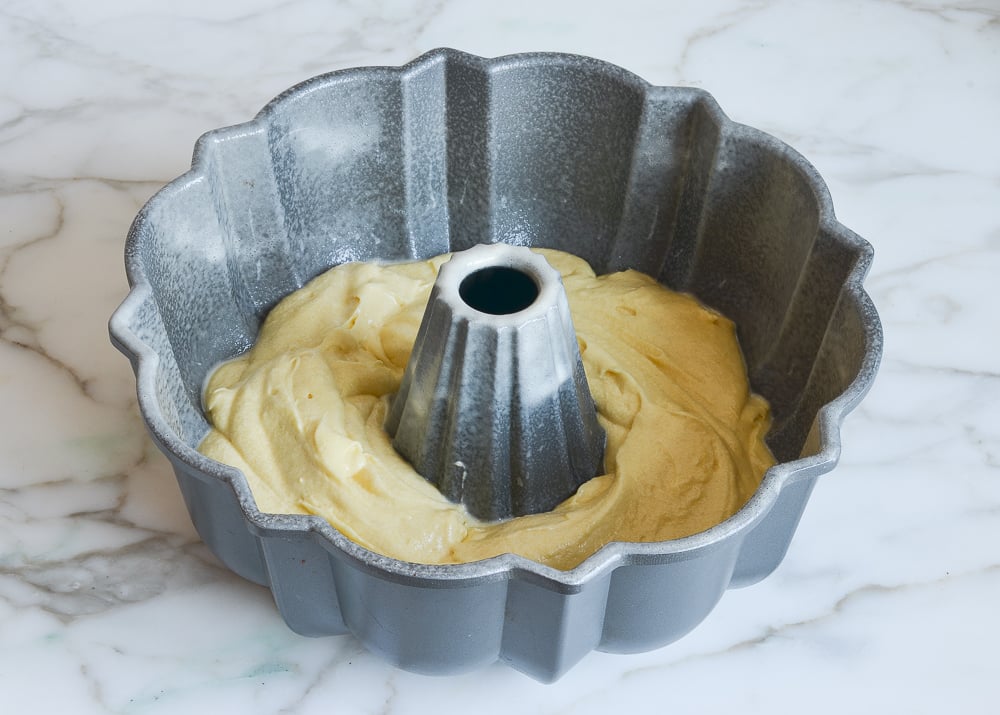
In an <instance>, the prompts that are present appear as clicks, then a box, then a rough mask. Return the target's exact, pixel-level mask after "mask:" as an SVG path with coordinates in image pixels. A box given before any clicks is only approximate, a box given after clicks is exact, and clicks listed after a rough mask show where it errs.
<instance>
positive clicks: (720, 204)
mask: <svg viewBox="0 0 1000 715" xmlns="http://www.w3.org/2000/svg"><path fill="white" fill-rule="evenodd" d="M497 242H505V243H509V244H515V245H520V246H543V247H549V248H557V249H562V250H565V251H570V252H572V253H575V254H577V255H579V256H581V257H583V258H585V259H587V260H588V261H589V262H590V263H591V264H592V265H593V266H594V268H595V269H596V270H597V272H598V273H604V272H610V271H617V270H620V269H624V268H635V269H638V270H640V271H643V272H645V273H648V274H650V275H653V276H654V277H657V278H658V280H660V281H661V282H662V283H664V284H665V285H667V286H669V287H671V288H674V289H677V290H681V291H688V292H691V293H693V294H694V295H696V296H697V297H698V298H699V299H700V300H701V301H703V302H704V303H706V304H708V305H709V306H711V307H713V308H715V309H717V310H718V311H720V312H722V313H723V314H724V315H726V316H728V317H729V318H731V319H732V320H733V321H734V322H735V323H736V326H737V330H738V335H739V338H740V340H741V343H742V348H743V351H744V354H745V358H746V364H747V368H748V372H749V376H750V381H751V384H752V387H753V389H754V390H756V391H757V392H759V393H761V394H763V395H764V396H765V397H766V398H768V400H770V402H771V406H772V411H773V418H774V422H773V428H772V429H771V431H770V433H769V436H768V444H769V446H770V447H771V449H772V451H773V452H774V455H775V456H776V458H777V460H778V464H777V465H776V466H774V467H773V468H771V469H770V470H769V471H768V472H767V474H766V475H765V477H764V480H763V483H762V484H761V486H760V488H759V489H758V490H757V492H756V494H755V495H754V496H753V497H752V498H751V499H750V501H749V502H748V503H747V504H746V505H745V506H744V507H743V508H742V509H741V510H740V511H739V512H737V513H736V514H735V515H734V516H732V517H731V518H729V519H727V520H726V521H725V522H723V523H721V524H719V525H717V526H714V527H712V528H710V529H708V530H707V531H704V532H701V533H698V534H695V535H692V536H689V537H685V538H681V539H676V540H671V541H665V542H659V543H641V544H635V543H612V544H609V545H607V546H605V547H604V548H602V549H601V550H600V551H598V552H597V553H596V554H594V555H593V556H591V557H590V558H589V559H587V560H586V561H584V562H583V563H582V564H581V565H580V566H578V567H577V568H574V569H572V570H570V571H559V570H556V569H553V568H550V567H546V566H542V565H540V564H538V563H535V562H532V561H530V560H527V559H525V558H523V557H519V556H515V555H510V554H507V555H503V556H498V557H495V558H491V559H488V560H485V561H480V562H475V563H467V564H459V565H449V566H429V565H422V564H414V563H406V562H402V561H398V560H395V559H392V558H387V557H384V556H380V555H379V554H376V553H372V552H371V551H368V550H367V549H365V548H362V547H360V546H358V545H356V544H354V543H353V542H351V541H349V540H348V539H346V538H345V537H344V536H343V535H342V534H340V533H339V532H337V531H336V530H335V529H333V528H332V527H331V526H330V525H329V523H327V522H326V521H325V520H323V519H320V518H318V517H311V516H302V515H281V514H267V513H262V512H261V511H260V510H259V509H258V508H257V506H256V504H255V502H254V498H253V496H252V495H251V493H250V490H249V488H248V486H247V482H246V480H245V479H244V477H243V475H242V474H241V473H240V472H239V471H238V470H236V469H233V468H231V467H228V466H225V465H223V464H219V463H216V462H214V461H211V460H209V459H207V458H206V457H204V456H202V455H201V454H200V453H199V452H198V451H197V449H196V448H197V445H198V444H199V442H200V441H201V439H202V438H203V437H204V436H205V434H206V432H207V431H208V429H209V425H208V423H207V422H206V418H205V414H204V412H203V409H202V404H201V390H202V386H203V383H204V382H205V379H206V376H207V375H208V373H209V371H210V370H211V369H212V367H213V366H214V365H216V364H217V363H218V362H220V361H222V360H225V359H228V358H231V357H233V356H235V355H237V354H239V353H241V352H243V351H244V350H246V349H247V348H249V347H250V345H251V344H252V343H253V342H254V339H255V336H256V334H257V330H258V326H259V325H260V323H261V321H262V319H263V318H264V316H265V315H266V314H267V312H268V310H269V309H270V308H271V307H272V306H273V305H274V304H275V303H276V302H277V301H278V300H279V299H280V298H282V297H283V296H285V295H286V294H288V293H290V292H291V291H293V290H295V289H297V288H299V287H300V286H302V285H303V284H304V283H305V282H307V281H308V280H309V279H311V278H312V277H314V276H316V275H317V274H319V273H320V272H322V271H324V270H326V269H327V268H329V267H331V266H333V265H336V264H340V263H343V262H347V261H400V260H406V259H417V258H427V257H430V256H433V255H436V254H440V253H443V252H446V251H457V250H462V249H466V248H469V247H472V246H474V245H477V244H481V243H486V244H490V243H497ZM871 258H872V250H871V247H870V246H869V245H868V244H867V243H866V242H865V241H864V240H862V239H861V238H859V237H858V236H857V235H855V234H854V233H852V232H851V231H850V230H848V229H847V228H845V227H844V226H842V225H841V224H840V223H838V222H837V219H836V218H835V217H834V212H833V207H832V204H831V200H830V197H829V194H828V192H827V189H826V187H825V185H824V183H823V181H822V179H820V177H819V176H818V174H817V173H816V171H815V170H814V169H813V167H812V166H811V165H810V164H809V163H808V162H806V161H805V159H803V158H802V157H801V156H800V155H799V154H797V153H796V152H794V151H793V150H791V149H790V148H789V147H787V146H786V145H785V144H783V143H781V142H780V141H778V140H776V139H775V138H773V137H771V136H768V135H767V134H764V133H762V132H760V131H758V130H755V129H752V128H750V127H746V126H742V125H740V124H736V123H734V122H732V121H730V120H729V119H728V118H727V117H726V116H725V115H724V114H723V113H722V111H721V110H720V109H719V107H718V106H717V104H716V103H715V101H714V100H713V99H712V97H711V96H710V95H709V94H707V93H706V92H704V91H702V90H698V89H692V88H678V87H654V86H650V85H649V84H647V83H646V82H644V81H643V80H641V79H639V78H638V77H636V76H634V75H632V74H630V73H629V72H626V71H625V70H623V69H621V68H618V67H615V66H613V65H609V64H606V63H603V62H599V61H596V60H593V59H588V58H584V57H577V56H568V55H561V54H526V55H517V56H509V57H500V58H496V59H484V58H480V57H474V56H471V55H467V54H462V53H459V52H455V51H452V50H436V51H433V52H430V53H428V54H426V55H424V56H422V57H420V58H419V59H417V60H415V61H414V62H412V63H410V64H408V65H405V66H403V67H391V68H387V67H372V68H362V69H354V70H347V71H342V72H334V73H332V74H326V75H322V76H320V77H316V78H314V79H311V80H309V81H307V82H304V83H303V84H300V85H298V86H296V87H294V88H292V89H290V90H289V91H287V92H285V93H284V94H282V95H281V96H279V97H278V98H276V99H275V100H274V101H272V102H271V103H270V104H269V105H267V106H266V107H265V108H264V109H263V110H262V111H261V113H260V114H259V115H258V116H257V117H256V118H255V119H253V120H252V121H250V122H248V123H246V124H241V125H238V126H234V127H228V128H224V129H219V130H216V131H212V132H209V133H208V134H206V135H205V136H203V137H202V138H201V139H200V140H199V141H198V144H197V146H196V148H195V154H194V161H193V165H192V168H191V170H190V171H189V172H187V173H186V174H184V175H183V176H181V177H179V178H178V179H176V180H175V181H173V182H171V183H170V184H169V185H168V186H166V187H165V188H164V189H163V190H161V191H160V192H159V193H158V194H157V195H156V196H154V197H153V198H152V199H151V200H150V201H149V203H148V204H147V205H146V206H145V207H144V208H143V209H142V211H141V212H140V213H139V215H138V216H137V218H136V219H135V222H134V224H133V226H132V228H131V231H130V233H129V235H128V239H127V242H126V248H125V262H126V268H127V273H128V278H129V282H130V284H131V286H132V289H131V292H130V293H129V295H128V297H127V298H126V299H125V301H124V303H123V304H122V305H121V307H119V308H118V310H117V311H116V312H115V314H114V315H113V316H112V318H111V323H110V331H111V336H112V340H113V342H114V343H115V345H116V346H117V347H118V348H119V349H120V350H121V351H122V352H123V353H125V355H127V356H128V357H129V359H130V360H131V362H132V366H133V368H134V370H135V373H136V382H137V390H138V398H139V406H140V409H141V411H142V414H143V416H144V418H145V420H146V423H147V425H148V427H149V430H150V432H151V434H152V436H153V439H154V440H155V441H156V443H157V445H158V446H159V448H160V449H161V450H162V451H163V452H164V454H166V455H167V457H168V458H169V459H170V461H171V462H172V464H173V467H174V469H175V471H176V474H177V480H178V482H179V484H180V488H181V491H182V493H183V495H184V499H185V502H186V503H187V507H188V509H189V510H190V512H191V518H192V520H193V522H194V524H195V526H196V528H197V529H198V532H199V534H200V535H201V537H202V538H203V539H204V540H205V542H206V543H207V544H208V545H209V547H210V548H211V549H212V550H213V551H214V552H215V554H216V555H217V556H218V557H219V559H221V560H222V561H223V562H224V563H225V564H226V565H227V566H228V567H229V568H231V569H232V570H233V571H235V572H236V573H238V574H240V575H241V576H243V577H244V578H246V579H248V580H250V581H253V582H255V583H258V584H262V585H265V586H268V587H269V588H270V589H271V591H272V592H273V594H274V599H275V602H276V603H277V606H278V609H279V610H280V612H281V614H282V616H283V617H284V619H285V620H286V621H287V623H288V625H289V626H290V627H291V628H292V629H293V630H295V631H297V632H299V633H302V634H307V635H312V636H321V635H332V634H340V633H353V634H354V635H355V637H357V638H358V639H359V640H360V641H362V642H363V643H364V644H365V645H366V646H367V647H368V648H369V649H371V650H372V651H374V652H375V653H378V654H379V655H381V656H382V657H384V658H385V659H386V660H388V661H390V662H391V663H393V664H395V665H397V666H399V667H401V668H405V669H407V670H413V671H418V672H423V673H434V674H446V673H456V672H461V671H467V670H471V669H475V668H478V667H481V666H484V665H487V664H489V663H493V662H495V661H497V660H500V661H502V662H504V663H507V664H509V665H510V666H512V667H514V668H516V669H518V670H521V671H523V672H525V673H527V674H528V675H530V676H532V677H534V678H536V679H539V680H542V681H553V680H555V679H557V678H559V677H560V676H561V675H562V674H563V673H565V672H566V671H567V669H569V668H570V667H571V666H572V665H573V664H574V663H576V662H577V661H578V660H580V658H582V657H583V656H584V655H585V654H586V653H588V652H589V651H590V650H591V649H599V650H603V651H609V652H619V653H627V652H639V651H645V650H649V649H652V648H657V647H660V646H662V645H664V644H667V643H670V642H671V641H673V640H675V639H677V638H679V637H681V636H682V635H683V634H685V633H686V632H688V631H689V630H691V629H692V628H694V627H695V626H696V625H697V624H698V623H699V622H700V621H701V620H702V619H703V618H704V617H705V616H706V615H707V614H708V613H709V611H710V610H711V609H712V608H713V607H714V605H715V604H716V602H717V601H718V600H719V598H720V597H721V595H722V593H723V592H724V591H725V589H726V588H728V587H730V586H745V585H748V584H751V583H754V582H756V581H758V580H760V579H762V578H764V577H765V576H767V575H768V574H769V573H771V571H773V570H774V569H775V567H776V566H777V565H778V564H779V562H780V561H781V559H782V558H783V556H784V554H785V552H786V549H787V547H788V544H789V541H790V540H791V538H792V534H793V532H794V530H795V528H796V525H797V523H798V521H799V517H800V516H801V514H802V511H803V509H804V507H805V504H806V500H807V498H808V497H809V494H810V492H811V490H812V488H813V485H814V483H815V481H816V478H817V477H818V476H819V475H821V474H823V473H825V472H828V471H830V470H831V469H832V468H833V467H834V465H835V464H836V462H837V459H838V457H839V453H840V434H839V427H840V424H841V422H842V420H843V418H844V416H845V414H846V413H847V412H848V411H850V410H851V409H852V408H853V407H854V406H855V405H856V404H857V403H858V402H859V401H860V400H861V398H862V397H863V396H864V394H865V392H866V391H867V390H868V388H869V386H870V384H871V382H872V380H873V378H874V376H875V372H876V368H877V365H878V361H879V358H880V355H881V327H880V323H879V320H878V316H877V314H876V312H875V309H874V307H873V305H872V303H871V301H870V300H869V298H868V296H867V294H866V293H865V292H864V289H863V287H862V281H863V279H864V276H865V274H866V272H867V270H868V267H869V264H870V261H871Z"/></svg>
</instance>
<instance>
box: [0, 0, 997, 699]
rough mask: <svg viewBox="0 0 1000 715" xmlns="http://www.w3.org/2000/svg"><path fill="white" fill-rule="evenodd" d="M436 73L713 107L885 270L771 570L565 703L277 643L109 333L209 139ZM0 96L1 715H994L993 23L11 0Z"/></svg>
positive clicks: (408, 5)
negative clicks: (570, 73)
mask: <svg viewBox="0 0 1000 715" xmlns="http://www.w3.org/2000/svg"><path fill="white" fill-rule="evenodd" d="M438 46H451V47H456V48H458V49H463V50H466V51H469V52H473V53H476V54H482V55H498V54H506V53H509V52H516V51H526V50H558V51H568V52H575V53H579V54H586V55H592V56H595V57H599V58H602V59H606V60H609V61H611V62H614V63H616V64H619V65H622V66H624V67H627V68H629V69H631V70H633V71H634V72H636V73H638V74H639V75H641V76H643V77H645V78H646V79H648V80H650V81H651V82H654V83H656V84H681V85H690V86H697V87H702V88H704V89H707V90H709V91H710V92H712V93H713V94H714V95H715V97H716V98H717V99H718V100H719V103H720V104H721V105H722V107H723V108H724V109H725V110H726V112H727V113H728V114H729V115H730V116H731V117H732V118H734V119H736V120H737V121H740V122H744V123H746V124H750V125H752V126H756V127H759V128H761V129H763V130H765V131H768V132H770V133H772V134H775V135H776V136H778V137H780V138H781V139H783V140H785V141H787V142H788V143H790V144H791V145H792V146H794V147H795V148H796V149H798V150H799V151H800V152H802V153H803V154H804V155H805V156H806V157H807V158H808V159H809V160H810V161H812V162H813V163H814V164H815V165H816V167H817V168H818V169H819V171H820V173H821V174H822V175H823V176H824V177H825V178H826V180H827V181H828V183H829V186H830V190H831V192H832V195H833V199H834V203H835V205H836V206H837V209H838V215H839V216H840V218H841V220H842V221H843V222H844V223H845V224H846V225H848V226H849V227H851V228H852V229H854V230H855V231H857V232H858V233H859V234H861V235H862V236H864V237H866V238H867V239H868V240H869V241H871V243H872V244H873V245H874V246H875V254H876V260H875V265H874V268H873V270H872V272H871V275H870V278H869V280H868V282H867V285H868V288H869V291H870V293H871V294H872V296H873V298H874V300H875V302H876V305H877V306H878V308H879V310H880V313H881V316H882V320H883V323H884V327H885V334H886V350H885V357H884V361H883V366H882V369H881V372H880V375H879V378H878V380H877V381H876V384H875V387H874V389H873V391H872V392H871V394H870V395H869V396H868V398H867V400H866V401H865V402H864V403H863V404H862V406H861V407H860V408H859V409H858V410H857V411H856V412H855V413H853V414H852V415H851V416H850V417H849V418H848V420H847V423H846V425H845V427H844V430H843V438H844V445H845V448H844V454H843V459H842V462H841V464H840V466H839V467H838V468H837V469H836V470H835V471H834V472H833V473H832V474H829V475H827V476H825V477H824V478H823V479H822V480H821V482H820V484H819V486H818V487H817V489H816V490H815V492H814V494H813V497H812V501H811V502H810V505H809V507H808V508H807V510H806V513H805V516H804V518H803V520H802V523H801V526H800V527H799V531H798V534H797V535H796V538H795V540H794V541H793V543H792V547H791V549H790V551H789V553H788V556H787V558H786V559H785V561H784V563H783V564H782V565H781V566H780V567H779V569H778V570H777V571H776V572H775V573H774V574H773V575H772V576H771V577H770V578H768V579H767V580H765V581H764V582H762V583H760V584H758V585H756V586H753V587H751V588H747V589H742V590H735V591H730V592H728V593H727V594H726V595H725V596H724V597H723V599H722V602H721V603H720V604H719V606H718V607H717V608H716V610H715V611H714V612H713V613H712V614H711V615H710V616H709V617H708V619H707V620H706V621H705V622H704V623H703V624H702V625H701V626H700V627H699V628H698V629H696V630H695V631H694V632H693V633H691V634H690V635H689V636H687V637H685V638H684V639H682V640H681V641H679V642H677V643H675V644H673V645H670V646H668V647H665V648H662V649H660V650H657V651H654V652H650V653H645V654H641V655H631V656H622V655H606V654H601V653H594V654H591V655H590V656H588V657H587V658H585V659H584V660H583V661H582V662H581V663H579V664H578V665H577V666H576V667H575V668H574V669H573V670H572V671H570V673H569V674H567V675H566V676H565V677H564V678H563V679H562V680H560V681H559V682H558V683H556V684H554V685H541V684H538V683H535V682H534V681H531V680H529V679H528V678H527V677H525V676H523V675H521V674H519V673H516V672H514V671H512V670H509V669H507V668H505V667H502V666H499V665H497V666H493V667H490V668H487V669H485V670H482V671H479V672H476V673H472V674H469V675H464V676H459V677H449V678H429V677H424V676H419V675H413V674H410V673H405V672H402V671H398V670H395V669H393V668H392V667H390V666H388V665H385V664H384V663H383V662H381V661H380V660H378V659H377V658H375V657H374V656H372V655H370V654H368V653H366V652H364V651H363V650H362V649H361V647H360V646H359V645H358V643H357V642H356V641H355V640H354V639H353V638H351V637H336V638H326V639H309V638H304V637H300V636H297V635H295V634H293V633H292V632H291V631H289V630H288V628H287V627H286V626H285V625H284V623H283V622H282V620H281V618H280V616H279V615H278V613H277V611H276V610H275V608H274V606H273V603H272V601H271V598H270V595H269V593H268V591H266V590H265V589H263V588H261V587H258V586H255V585H252V584H249V583H247V582H244V581H242V580H241V579H239V578H238V577H236V576H234V575H232V574H231V573H229V572H228V571H227V570H226V569H224V568H223V567H222V566H221V565H220V564H219V563H218V562H217V561H216V560H215V558H214V557H213V556H212V555H211V554H210V553H209V552H208V551H207V549H206V548H205V547H204V546H203V545H202V544H201V543H200V541H199V540H198V538H197V535H196V534H195V532H194V530H193V528H192V526H191V524H190V521H189V519H188V516H187V512H186V511H185V508H184V505H183V503H182V500H181V496H180V493H179V492H178V490H177V487H176V484H175V481H174V478H173V475H172V472H171V470H170V467H169V465H168V464H167V462H166V460H165V459H164V458H163V457H162V456H160V454H159V453H158V452H157V451H156V450H155V448H154V447H153V446H152V444H151V442H150V441H149V439H148V438H147V436H146V432H145V429H144V427H143V425H142V423H141V420H140V418H139V415H138V412H137V408H136V404H135V397H134V393H135V382H134V380H133V377H132V373H131V371H130V369H129V365H128V363H127V361H126V360H125V359H124V358H123V357H122V356H121V355H120V354H118V353H117V352H116V351H115V350H114V349H113V348H112V347H111V345H110V343H109V341H108V336H107V327H106V325H107V319H108V317H109V315H110V314H111V312H112V310H113V309H114V308H115V306H116V305H117V304H118V303H119V302H120V301H121V300H122V298H123V297H124V295H125V293H126V290H127V285H126V281H125V276H124V270H123V262H122V249H123V242H124V237H125V233H126V231H127V229H128V226H129V222H130V221H131V219H132V217H133V216H134V215H135V213H136V212H137V211H138V209H139V208H140V206H141V205H142V204H143V203H144V202H145V200H146V199H147V198H149V196H150V195H151V194H152V193H153V192H154V191H155V190H156V189H157V188H159V187H160V186H161V185H162V184H164V183H165V182H167V181H169V180H170V179H171V178H173V177H175V176H177V175H178V174H180V173H182V172H183V171H184V170H185V169H186V168H187V165H188V163H189V160H190V156H191V150H192V147H193V145H194V141H195V139H196V138H197V137H198V135H200V134H201V133H203V132H204V131H207V130H209V129H212V128H214V127H218V126H223V125H227V124H233V123H237V122H240V121H243V120H245V119H248V118H250V117H251V116H253V115H254V114H255V113H256V111H257V110H258V109H259V108H260V107H261V106H262V105H263V104H264V103H265V102H266V101H267V100H269V99H270V98H271V97H272V96H274V95H275V94H277V93H278V92H280V91H281V90H283V89H285V88H286V87H289V86H291V85H292V84H294V83H296V82H298V81H300V80H303V79H306V78H308V77H310V76H313V75H315V74H319V73H321V72H324V71H327V70H332V69H338V68H343V67H349V66H356V65H368V64H400V63H403V62H406V61H408V60H409V59H412V58H413V57H415V56H417V55H418V54H420V53H422V52H423V51H425V50H428V49H431V48H434V47H438ZM0 69H2V72H0V404H2V405H3V408H2V412H0V710H2V711H3V712H9V713H21V712H73V713H174V712H207V711H209V710H210V709H212V710H214V711H216V712H240V713H244V714H249V713H271V712H285V713H318V712H330V711H336V712H362V713H367V712H373V713H374V712H380V713H411V712H412V713H416V712H427V711H429V710H430V709H431V708H433V709H434V711H435V712H439V713H449V712H470V711H474V712H477V713H483V714H484V715H485V714H486V713H509V712H510V711H511V710H512V709H515V710H516V711H517V712H524V713H534V712H545V713H548V712H573V713H581V712H582V713H586V712H595V713H596V712H607V711H609V710H611V709H612V708H614V709H615V710H621V711H626V712H629V711H636V712H662V711H667V710H672V711H675V712H689V711H690V712H720V711H723V709H724V708H730V709H737V708H739V709H743V710H748V711H750V712H758V711H760V712H771V713H775V712H798V711H801V710H802V709H804V708H808V710H809V711H810V712H811V713H817V714H818V713H840V712H843V711H845V710H847V711H850V712H882V711H886V712H908V713H917V712H927V713H937V712H961V713H987V712H995V711H996V708H997V701H998V700H1000V685H998V682H1000V681H998V679H997V677H996V676H997V668H998V666H997V655H996V653H997V643H998V642H1000V615H998V609H997V603H998V602H1000V412H998V407H997V405H998V404H1000V362H998V358H997V354H998V352H1000V318H998V317H997V311H996V307H995V301H994V300H991V299H990V296H995V295H996V294H997V280H998V277H1000V132H998V130H997V128H998V127H1000V6H998V5H997V4H996V3H991V2H978V3H973V2H964V1H963V0H956V1H955V2H950V3H944V2H930V1H929V0H928V1H924V0H905V1H904V0H900V1H898V2H893V1H888V0H885V1H878V2H876V1H871V2H863V1H861V0H857V1H855V2H844V3H819V2H792V1H791V0H760V1H757V2H746V3H743V2H738V1H737V0H712V1H710V2H702V3H697V4H696V3H685V4H683V5H682V4H680V3H666V2H632V1H630V0H622V1H620V2H616V3H614V4H613V5H612V4H605V3H582V2H566V1H564V2H557V3H539V2H532V3H527V2H520V1H519V0H508V2H503V3H491V4H489V6H488V7H487V6H486V5H485V4H479V3H473V2H458V1H454V0H453V1H444V2H406V1H405V0H398V1H396V2H380V3H370V4H366V3H361V2H348V1H346V0H345V1H343V2H335V3H320V2H297V1H295V0H288V1H285V2H273V1H268V0H256V1H251V2H240V3H237V2H216V3H212V2H192V1H190V0H178V1H177V2H173V3H164V2H149V1H146V0H143V1H139V2H129V3H118V2H112V1H111V0H100V1H93V2H88V3H72V2H69V0H62V1H59V0H44V1H42V2H28V1H26V0H25V1H21V0H12V1H10V2H5V3H4V5H3V8H2V9H0ZM473 709H474V710H473Z"/></svg>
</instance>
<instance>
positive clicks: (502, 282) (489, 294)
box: [458, 266, 538, 315]
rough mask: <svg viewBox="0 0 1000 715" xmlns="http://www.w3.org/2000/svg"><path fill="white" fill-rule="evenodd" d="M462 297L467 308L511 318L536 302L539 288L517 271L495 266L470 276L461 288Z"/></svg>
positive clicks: (465, 279)
mask: <svg viewBox="0 0 1000 715" xmlns="http://www.w3.org/2000/svg"><path fill="white" fill-rule="evenodd" d="M458 294H459V295H460V296H462V300H464V301H465V303H466V305H468V306H469V307H470V308H474V309H475V310H478V311H479V312H480V313H489V314H490V315H510V314H511V313H519V312H520V311H522V310H524V309H525V308H527V307H528V306H529V305H531V304H532V303H534V302H535V298H537V297H538V284H537V283H535V279H534V278H532V277H531V276H529V275H528V274H527V273H525V272H523V271H519V270H518V269H516V268H507V267H506V266H494V267H492V268H481V269H480V270H478V271H475V272H474V273H470V274H469V275H467V276H466V277H465V278H464V279H463V280H462V283H461V285H459V287H458Z"/></svg>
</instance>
